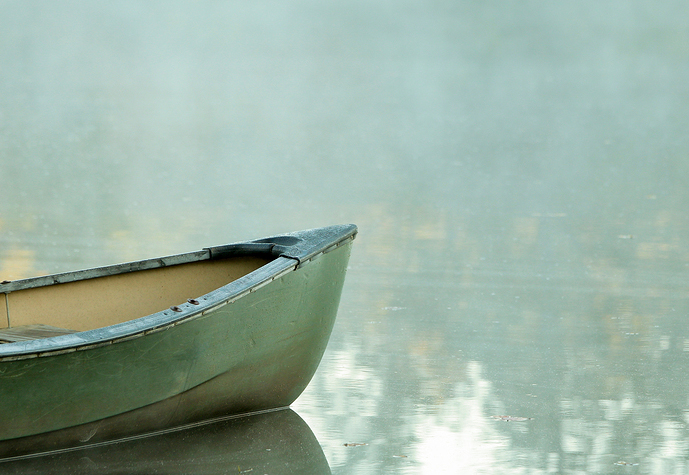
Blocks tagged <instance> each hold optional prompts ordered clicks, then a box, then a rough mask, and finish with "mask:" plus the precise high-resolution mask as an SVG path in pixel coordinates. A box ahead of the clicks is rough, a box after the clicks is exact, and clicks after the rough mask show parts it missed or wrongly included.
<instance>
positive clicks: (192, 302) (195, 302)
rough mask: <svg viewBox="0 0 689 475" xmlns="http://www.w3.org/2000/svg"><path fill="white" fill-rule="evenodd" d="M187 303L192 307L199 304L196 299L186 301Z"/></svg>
mask: <svg viewBox="0 0 689 475" xmlns="http://www.w3.org/2000/svg"><path fill="white" fill-rule="evenodd" d="M187 302H189V303H190V304H192V305H198V304H199V301H198V300H196V299H187Z"/></svg>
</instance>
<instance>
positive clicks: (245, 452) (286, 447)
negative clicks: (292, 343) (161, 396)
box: [0, 409, 330, 475]
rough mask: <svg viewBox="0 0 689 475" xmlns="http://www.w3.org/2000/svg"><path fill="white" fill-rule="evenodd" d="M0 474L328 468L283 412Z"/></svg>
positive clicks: (303, 428)
mask: <svg viewBox="0 0 689 475" xmlns="http://www.w3.org/2000/svg"><path fill="white" fill-rule="evenodd" d="M0 472H1V473H22V474H37V475H38V474H40V475H49V474H64V473H98V474H115V473H117V474H123V473H146V474H156V473H165V474H170V475H173V474H189V473H203V474H207V475H211V474H221V473H223V474H224V473H247V474H264V473H271V474H295V473H298V474H314V475H322V474H328V473H330V467H329V466H328V462H327V460H326V458H325V456H324V454H323V450H322V449H321V446H320V445H319V443H318V440H317V439H316V438H315V437H314V435H313V433H312V432H311V429H310V428H309V426H308V425H307V424H306V423H305V422H304V421H303V420H302V419H301V418H300V417H299V416H298V415H297V414H296V413H295V412H294V411H292V410H291V409H283V410H278V411H271V412H268V413H264V414H256V415H251V416H245V417H238V418H235V419H229V420H224V421H219V422H215V423H212V424H204V425H198V426H196V427H191V428H186V429H184V430H175V431H163V432H162V433H158V434H153V435H150V436H147V437H135V438H132V439H128V440H124V441H120V442H117V443H105V444H92V445H90V446H86V447H83V448H80V449H78V450H73V451H63V452H58V453H49V454H45V455H42V456H40V457H30V458H24V459H20V460H10V461H6V462H0Z"/></svg>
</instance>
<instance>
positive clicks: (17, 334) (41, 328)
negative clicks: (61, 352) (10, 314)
mask: <svg viewBox="0 0 689 475" xmlns="http://www.w3.org/2000/svg"><path fill="white" fill-rule="evenodd" d="M76 332H77V331H76V330H68V329H66V328H58V327H52V326H50V325H41V324H35V325H22V326H19V327H12V328H3V329H2V330H0V344H1V343H14V342H15V341H26V340H39V339H41V338H50V337H52V336H59V335H69V334H70V333H76Z"/></svg>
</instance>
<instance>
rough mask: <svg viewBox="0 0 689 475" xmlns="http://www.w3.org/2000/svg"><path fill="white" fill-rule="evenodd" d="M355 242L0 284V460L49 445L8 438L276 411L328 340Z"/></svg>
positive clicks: (339, 230) (232, 249)
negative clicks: (0, 342)
mask: <svg viewBox="0 0 689 475" xmlns="http://www.w3.org/2000/svg"><path fill="white" fill-rule="evenodd" d="M355 234H356V227H355V226H352V225H348V226H332V227H328V228H320V229H315V230H310V231H302V232H298V233H292V234H287V235H283V236H277V237H273V238H266V239H260V240H257V241H251V242H244V243H238V244H229V245H225V246H219V247H212V248H206V249H204V250H202V251H198V252H193V253H188V254H181V255H176V256H171V257H166V258H159V259H151V260H145V261H140V262H134V263H129V264H120V265H115V266H108V267H101V268H97V269H91V270H85V271H78V272H72V273H66V274H57V275H51V276H45V277H36V278H31V279H25V280H18V281H14V282H3V283H2V284H0V303H2V305H0V326H5V327H7V328H0V340H2V341H6V342H7V343H4V344H0V401H2V404H0V457H1V456H11V455H16V454H19V453H25V452H28V451H32V450H36V449H37V448H38V447H39V446H45V447H46V448H50V447H56V446H57V445H58V444H56V442H55V440H56V438H55V437H52V435H50V434H49V435H47V436H45V437H44V438H43V440H44V443H40V444H37V442H36V440H37V438H36V437H32V439H33V440H32V442H31V443H29V442H26V443H25V441H23V440H22V439H21V438H22V437H26V436H36V435H38V434H45V433H47V432H51V431H57V430H61V433H62V434H63V437H61V440H60V443H59V445H70V444H74V443H77V444H78V443H89V442H95V441H99V440H107V439H110V438H117V437H118V436H120V435H121V434H124V433H127V432H129V431H131V428H132V427H135V428H137V429H138V430H139V431H141V432H145V431H150V430H156V429H160V428H163V427H173V426H178V425H182V424H187V423H189V422H193V421H198V420H203V419H208V418H212V417H219V416H224V415H228V414H240V413H248V412H254V411H260V410H265V409H270V408H276V407H284V406H288V405H289V404H291V403H292V402H293V401H294V399H296V397H297V396H298V395H299V394H300V393H301V392H302V391H303V389H304V388H305V387H306V385H307V384H308V382H309V380H310V379H311V377H312V376H313V373H314V372H315V370H316V367H317V366H318V363H319V362H320V359H321V357H322V355H323V351H324V350H325V347H326V345H327V342H328V338H329V336H330V332H331V330H332V326H333V323H334V319H335V314H336V312H337V306H338V303H339V298H340V292H341V290H342V284H343V280H344V275H345V270H346V267H347V262H348V259H349V252H350V247H351V242H352V239H353V238H354V236H355ZM2 293H4V296H3V295H2ZM187 299H188V300H187ZM2 300H4V302H2ZM65 429H66V430H65Z"/></svg>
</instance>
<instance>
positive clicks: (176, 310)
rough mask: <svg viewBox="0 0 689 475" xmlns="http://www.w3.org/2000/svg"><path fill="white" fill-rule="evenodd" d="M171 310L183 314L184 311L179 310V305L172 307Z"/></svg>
mask: <svg viewBox="0 0 689 475" xmlns="http://www.w3.org/2000/svg"><path fill="white" fill-rule="evenodd" d="M170 310H172V311H173V312H181V311H182V309H181V308H179V307H178V306H177V305H173V306H172V307H170Z"/></svg>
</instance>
